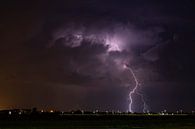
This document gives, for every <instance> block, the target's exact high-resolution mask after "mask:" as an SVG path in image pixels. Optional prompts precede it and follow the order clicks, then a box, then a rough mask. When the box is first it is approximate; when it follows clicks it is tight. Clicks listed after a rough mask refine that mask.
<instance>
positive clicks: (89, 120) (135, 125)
mask: <svg viewBox="0 0 195 129" xmlns="http://www.w3.org/2000/svg"><path fill="white" fill-rule="evenodd" d="M0 129H195V116H192V115H175V116H171V115H170V116H160V115H65V116H60V117H55V118H53V117H48V118H30V119H29V118H20V119H18V118H17V119H14V118H12V119H1V120H0Z"/></svg>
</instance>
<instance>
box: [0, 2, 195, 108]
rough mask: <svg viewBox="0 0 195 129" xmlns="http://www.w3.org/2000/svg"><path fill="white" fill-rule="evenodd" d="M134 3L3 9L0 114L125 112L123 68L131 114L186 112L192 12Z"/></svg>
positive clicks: (191, 70) (165, 5)
mask: <svg viewBox="0 0 195 129" xmlns="http://www.w3.org/2000/svg"><path fill="white" fill-rule="evenodd" d="M140 2H141V3H142V4H140V3H139V2H129V1H125V0H124V1H122V2H119V1H117V0H114V1H106V2H103V1H101V0H100V1H98V0H93V1H92V0H91V1H90V0H86V1H85V2H80V1H76V0H75V1H73V2H71V1H66V2H63V1H61V0H59V1H56V2H53V3H52V2H51V3H50V2H49V3H46V2H45V1H39V2H38V1H35V2H32V3H30V4H29V5H28V4H27V3H25V2H24V1H21V2H19V3H17V2H13V3H12V4H10V3H4V4H3V5H2V6H4V8H2V12H3V17H2V19H3V20H2V21H1V23H0V28H1V30H0V34H1V48H0V58H1V62H2V63H1V64H0V66H1V67H0V71H1V73H0V82H1V91H0V100H1V101H0V108H1V107H2V108H5V107H26V108H29V107H32V106H36V107H38V108H55V109H60V110H72V109H84V110H94V109H97V110H110V111H111V110H115V111H117V110H121V111H126V110H129V109H128V105H129V102H130V100H129V92H130V91H132V90H133V88H134V87H135V78H134V76H133V75H132V73H131V71H129V70H128V69H125V68H124V65H127V66H128V67H130V68H131V69H133V71H134V74H135V75H136V78H137V79H138V80H139V87H138V89H137V92H139V94H142V95H143V96H140V95H138V94H137V95H136V94H135V95H133V96H132V97H133V100H134V101H133V106H132V109H133V111H135V112H142V110H143V108H144V103H143V102H142V97H144V101H145V102H146V104H147V110H151V111H160V110H163V109H168V110H172V111H174V110H179V109H181V108H183V109H185V110H191V109H192V108H193V107H194V106H195V105H192V102H193V99H194V98H195V96H194V94H193V93H194V91H195V88H194V84H195V83H194V79H193V77H192V75H193V73H194V71H195V69H194V68H193V66H194V64H195V62H194V61H193V54H194V51H193V42H194V38H193V36H192V35H193V32H194V27H195V26H194V22H193V21H194V19H193V18H192V14H191V12H193V11H194V10H193V7H192V6H191V4H190V1H189V2H186V3H178V5H177V6H175V7H174V8H173V5H174V4H175V3H174V2H166V1H165V2H159V3H157V2H156V3H155V4H154V3H150V2H149V3H146V2H143V1H140ZM183 4H184V5H186V6H187V7H188V8H186V7H185V8H184V7H183ZM182 9H183V11H181V10H182ZM24 10H25V11H24ZM183 15H184V16H183Z"/></svg>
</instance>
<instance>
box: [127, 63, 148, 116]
mask: <svg viewBox="0 0 195 129" xmlns="http://www.w3.org/2000/svg"><path fill="white" fill-rule="evenodd" d="M124 67H125V68H126V69H128V70H129V71H130V73H131V74H132V76H133V79H134V81H135V87H134V88H133V90H132V91H130V93H129V100H130V103H129V112H131V113H133V110H132V104H133V98H132V95H133V94H137V95H139V96H140V97H141V100H142V102H143V112H144V113H145V112H146V111H147V104H146V102H145V99H144V95H143V94H141V93H139V92H138V91H137V89H138V88H139V86H140V83H139V81H138V79H137V77H136V75H135V73H134V71H133V69H132V68H131V67H130V66H128V65H125V66H124Z"/></svg>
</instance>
